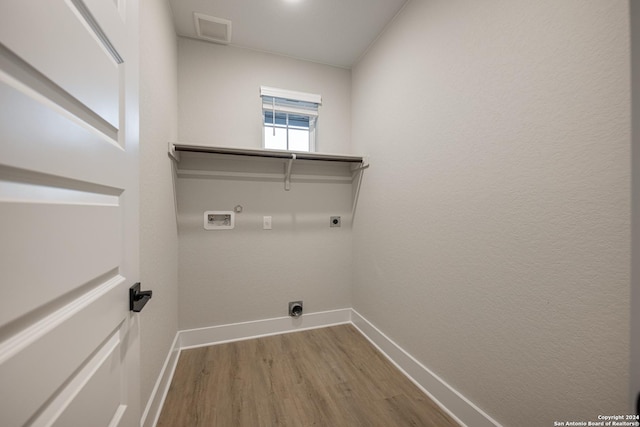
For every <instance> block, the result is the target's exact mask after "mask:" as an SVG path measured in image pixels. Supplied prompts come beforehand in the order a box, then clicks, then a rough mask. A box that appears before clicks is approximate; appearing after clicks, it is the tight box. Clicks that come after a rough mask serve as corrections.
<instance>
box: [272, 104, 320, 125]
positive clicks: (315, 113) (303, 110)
mask: <svg viewBox="0 0 640 427" xmlns="http://www.w3.org/2000/svg"><path fill="white" fill-rule="evenodd" d="M274 110H275V111H278V112H283V113H291V114H299V115H301V116H309V117H318V116H319V114H318V110H311V109H306V108H295V107H289V106H284V105H277V104H276V106H275V107H274V106H273V105H271V104H270V103H268V102H263V103H262V112H263V113H264V112H265V111H274ZM265 124H267V123H265ZM272 126H273V125H272ZM280 126H282V125H280Z"/></svg>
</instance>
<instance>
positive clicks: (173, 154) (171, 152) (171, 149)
mask: <svg viewBox="0 0 640 427" xmlns="http://www.w3.org/2000/svg"><path fill="white" fill-rule="evenodd" d="M169 157H171V158H172V159H173V160H175V161H176V162H179V161H180V153H178V152H177V151H176V146H175V144H174V143H173V142H170V143H169Z"/></svg>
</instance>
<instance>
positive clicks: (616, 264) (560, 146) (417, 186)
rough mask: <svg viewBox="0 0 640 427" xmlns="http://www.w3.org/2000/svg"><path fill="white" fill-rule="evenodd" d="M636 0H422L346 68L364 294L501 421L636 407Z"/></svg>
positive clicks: (364, 302)
mask: <svg viewBox="0 0 640 427" xmlns="http://www.w3.org/2000/svg"><path fill="white" fill-rule="evenodd" d="M628 21H629V15H628V2H626V1H609V0H607V1H604V0H593V1H588V2H585V1H581V0H563V1H556V0H553V1H551V0H542V1H535V2H531V1H506V0H501V1H499V0H488V1H482V2H478V1H444V0H433V1H419V0H413V1H411V2H410V3H409V4H408V5H407V7H406V8H405V9H404V11H403V13H401V15H399V16H398V18H397V19H396V21H395V22H394V23H393V24H392V25H391V26H390V27H389V28H388V30H387V31H386V33H385V34H384V35H383V36H382V37H381V38H380V39H378V41H377V42H376V44H375V46H373V48H372V49H371V50H370V51H369V52H368V54H367V55H366V56H365V57H364V58H363V59H362V60H361V61H360V63H359V64H358V65H357V66H356V67H355V68H354V70H353V83H352V84H353V89H352V106H353V108H352V119H353V129H352V144H353V150H354V152H365V153H367V154H369V155H370V156H371V164H372V167H371V168H370V169H369V170H367V172H366V174H365V180H364V183H363V187H362V191H361V195H360V200H359V204H358V212H357V215H356V217H355V219H354V278H353V280H354V288H353V296H352V298H353V305H354V308H355V309H356V310H358V311H359V312H360V313H361V314H362V315H364V316H365V317H366V318H367V319H369V320H371V321H372V322H373V323H374V324H375V325H376V326H378V327H379V328H380V329H382V330H383V331H384V332H385V333H387V334H388V335H389V336H390V337H391V338H392V339H394V340H395V341H396V342H397V343H399V344H400V345H401V346H402V347H403V348H405V349H406V350H407V351H409V352H410V353H411V354H412V355H414V356H415V357H416V358H417V359H418V360H420V361H421V362H423V363H424V364H425V365H426V366H428V367H429V368H431V369H432V370H433V371H434V372H436V373H437V374H438V375H440V376H441V377H442V378H444V380H445V381H447V382H448V383H449V384H451V385H452V386H453V387H455V388H456V389H457V390H458V391H460V392H461V393H462V394H463V395H464V396H466V397H467V398H469V399H470V400H471V401H473V402H474V403H476V404H477V405H478V406H479V407H480V408H482V409H484V410H485V411H486V412H488V413H489V414H490V415H491V416H493V417H494V418H495V419H497V420H498V421H499V422H501V423H504V425H506V426H548V425H553V421H554V420H561V421H566V420H589V419H592V420H595V419H596V417H597V415H598V414H617V413H627V412H628V409H629V408H628V382H629V379H628V369H629V309H630V307H629V294H630V289H629V288H630V201H631V200H630V95H629V88H630V74H629V69H630V60H629V22H628Z"/></svg>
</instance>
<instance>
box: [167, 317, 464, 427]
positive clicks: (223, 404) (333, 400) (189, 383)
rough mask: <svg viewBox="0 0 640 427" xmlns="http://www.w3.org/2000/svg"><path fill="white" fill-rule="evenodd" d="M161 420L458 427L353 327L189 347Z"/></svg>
mask: <svg viewBox="0 0 640 427" xmlns="http://www.w3.org/2000/svg"><path fill="white" fill-rule="evenodd" d="M157 425H158V426H163V427H183V426H184V427H197V426H203V427H204V426H207V427H233V426H242V427H257V426H295V427H300V426H327V427H329V426H330V427H339V426H367V427H371V426H380V427H392V426H434V427H447V426H458V424H457V423H455V422H454V421H453V420H452V419H451V418H450V417H449V416H448V415H447V414H445V413H444V412H442V411H441V410H440V409H439V408H438V407H437V406H436V405H435V404H434V403H433V402H432V401H431V400H430V399H429V398H428V397H427V396H426V395H424V394H423V393H422V392H421V391H420V390H419V389H418V388H417V387H416V386H415V385H414V384H413V383H411V382H410V381H409V380H408V379H407V378H406V377H405V376H404V375H403V374H402V373H400V371H398V370H397V369H396V368H395V367H394V366H393V365H392V364H391V363H390V362H389V361H388V360H387V359H386V358H385V357H384V356H382V355H381V354H380V353H379V352H378V351H377V350H376V349H375V348H374V347H373V346H372V345H371V344H370V343H369V342H368V341H367V340H366V339H365V338H364V337H363V336H362V335H361V334H360V333H359V332H358V330H357V329H355V328H354V327H353V326H351V325H340V326H333V327H328V328H322V329H314V330H309V331H303V332H295V333H289V334H283V335H277V336H271V337H265V338H257V339H252V340H247V341H238V342H233V343H227V344H219V345H214V346H209V347H202V348H197V349H192V350H184V351H183V352H182V353H181V355H180V360H179V361H178V366H177V368H176V372H175V375H174V378H173V381H172V383H171V387H170V389H169V393H168V395H167V398H166V401H165V404H164V407H163V409H162V413H161V415H160V420H159V422H158V424H157Z"/></svg>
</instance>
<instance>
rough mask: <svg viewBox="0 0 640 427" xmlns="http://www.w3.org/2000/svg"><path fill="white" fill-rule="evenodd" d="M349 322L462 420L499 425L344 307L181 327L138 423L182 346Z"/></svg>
mask: <svg viewBox="0 0 640 427" xmlns="http://www.w3.org/2000/svg"><path fill="white" fill-rule="evenodd" d="M345 323H351V324H353V325H354V326H355V327H356V328H357V329H358V330H359V331H360V332H361V333H362V334H363V335H364V336H365V337H366V338H367V339H368V340H369V341H370V342H371V343H372V344H373V345H374V346H375V347H376V348H378V350H380V351H381V352H382V354H384V355H385V356H386V357H387V358H388V359H389V360H390V361H391V362H392V363H393V364H394V365H395V366H396V367H398V369H400V370H401V371H402V372H403V373H404V374H405V375H406V376H407V377H408V378H409V379H410V380H411V381H412V382H413V383H414V384H416V385H417V386H418V387H419V388H420V389H421V390H422V391H423V392H424V393H425V394H426V395H428V396H429V397H430V398H431V399H432V400H433V401H434V402H435V403H436V404H438V405H439V406H440V407H441V408H442V409H443V410H444V411H446V412H447V413H449V414H450V415H451V416H452V417H453V418H454V419H455V420H456V421H457V422H458V423H460V424H461V425H462V426H473V427H501V426H500V424H498V422H496V421H495V420H493V419H492V418H491V417H490V416H489V415H487V414H486V413H485V412H483V411H482V410H481V409H480V408H478V407H477V406H476V405H474V404H473V402H471V401H469V400H468V399H467V398H465V397H464V396H463V395H461V394H460V393H458V392H457V391H456V390H455V389H454V388H453V387H451V386H449V385H448V384H447V383H446V382H445V381H443V380H442V379H441V378H440V377H438V376H437V375H436V374H435V373H433V372H431V371H430V370H429V369H428V368H427V367H425V366H424V365H422V364H421V363H420V362H418V361H417V360H416V359H415V358H413V356H411V355H410V354H409V353H407V352H406V351H404V350H403V349H402V348H400V347H399V346H398V345H397V344H396V343H395V342H393V341H392V340H391V339H389V338H388V337H387V336H386V335H385V334H384V333H382V332H381V331H380V330H379V329H377V328H376V327H375V326H374V325H373V324H371V323H370V322H369V321H368V320H366V319H365V318H364V317H362V316H361V315H360V314H359V313H358V312H357V311H355V310H353V309H350V308H345V309H339V310H331V311H323V312H319V313H309V314H305V315H304V316H302V317H299V318H292V317H277V318H273V319H264V320H256V321H252V322H242V323H234V324H229V325H220V326H211V327H206V328H198V329H188V330H183V331H178V333H177V334H176V338H175V339H174V342H173V346H172V348H171V351H170V353H169V355H168V356H167V359H166V361H165V364H164V366H163V368H162V371H161V372H160V376H159V377H158V381H156V385H155V387H154V389H153V392H152V393H151V397H150V398H149V402H148V403H147V406H146V408H145V411H144V414H143V416H142V420H141V422H140V425H141V426H142V427H155V425H156V423H157V421H158V418H159V416H160V411H161V409H162V405H163V404H164V399H165V397H166V395H167V392H168V391H169V386H170V384H171V378H172V377H173V373H174V371H175V368H176V365H177V363H178V356H179V354H180V351H181V350H184V349H188V348H196V347H203V346H208V345H214V344H222V343H225V342H232V341H241V340H246V339H252V338H259V337H264V336H269V335H278V334H284V333H289V332H297V331H303V330H307V329H315V328H324V327H327V326H333V325H339V324H345Z"/></svg>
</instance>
